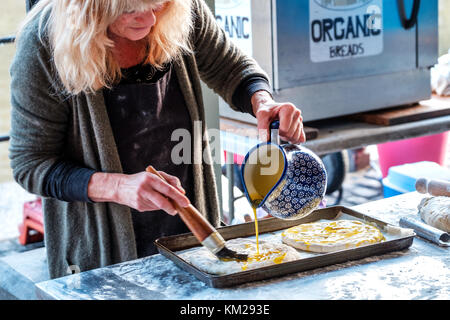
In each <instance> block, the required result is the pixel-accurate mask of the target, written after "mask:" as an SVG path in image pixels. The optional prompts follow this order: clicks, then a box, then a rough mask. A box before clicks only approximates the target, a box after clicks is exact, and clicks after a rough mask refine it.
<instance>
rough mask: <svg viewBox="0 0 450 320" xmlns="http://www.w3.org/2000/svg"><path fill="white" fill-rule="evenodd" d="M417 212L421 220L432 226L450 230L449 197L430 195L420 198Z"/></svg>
mask: <svg viewBox="0 0 450 320" xmlns="http://www.w3.org/2000/svg"><path fill="white" fill-rule="evenodd" d="M418 209H419V214H420V217H421V218H422V220H423V221H425V222H426V223H427V224H429V225H430V226H432V227H435V228H438V229H440V230H442V231H445V232H450V197H431V198H425V199H422V201H421V202H420V204H419V206H418Z"/></svg>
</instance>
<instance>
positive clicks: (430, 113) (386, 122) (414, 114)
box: [350, 95, 450, 126]
mask: <svg viewBox="0 0 450 320" xmlns="http://www.w3.org/2000/svg"><path fill="white" fill-rule="evenodd" d="M447 115H450V98H447V97H439V96H436V95H433V96H432V98H431V99H429V100H425V101H421V102H420V103H416V104H414V105H410V106H401V107H395V108H390V109H387V110H381V111H380V110H377V111H370V112H364V113H358V114H355V115H353V116H350V117H351V118H352V119H354V120H359V121H363V122H367V123H373V124H378V125H382V126H390V125H394V124H401V123H408V122H412V121H418V120H425V119H431V118H436V117H441V116H447Z"/></svg>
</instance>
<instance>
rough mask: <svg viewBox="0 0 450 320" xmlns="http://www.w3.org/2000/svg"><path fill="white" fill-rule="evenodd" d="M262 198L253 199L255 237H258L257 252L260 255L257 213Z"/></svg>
mask: <svg viewBox="0 0 450 320" xmlns="http://www.w3.org/2000/svg"><path fill="white" fill-rule="evenodd" d="M261 201H262V199H255V200H253V201H252V209H253V215H254V216H255V237H256V254H257V255H258V256H259V231H258V216H257V215H256V208H257V207H258V204H260V203H261Z"/></svg>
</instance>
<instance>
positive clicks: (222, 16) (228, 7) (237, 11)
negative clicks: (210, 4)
mask: <svg viewBox="0 0 450 320" xmlns="http://www.w3.org/2000/svg"><path fill="white" fill-rule="evenodd" d="M215 7H216V21H217V23H218V24H219V25H220V27H221V28H222V29H223V30H224V31H225V32H226V34H227V35H228V36H229V37H230V38H231V40H232V41H233V42H234V44H236V45H237V46H238V47H239V48H240V49H241V50H243V51H244V52H245V53H246V54H248V55H250V56H251V55H252V54H253V50H252V18H251V0H216V2H215Z"/></svg>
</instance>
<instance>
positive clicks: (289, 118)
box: [256, 102, 306, 143]
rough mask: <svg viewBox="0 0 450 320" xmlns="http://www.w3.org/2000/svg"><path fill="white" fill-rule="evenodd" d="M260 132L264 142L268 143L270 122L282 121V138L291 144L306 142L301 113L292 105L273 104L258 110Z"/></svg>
mask: <svg viewBox="0 0 450 320" xmlns="http://www.w3.org/2000/svg"><path fill="white" fill-rule="evenodd" d="M256 118H257V120H258V131H259V136H260V139H261V140H262V141H268V137H269V134H270V133H269V126H270V122H271V121H273V120H275V119H277V118H278V119H279V120H280V136H281V137H282V138H283V140H286V141H289V142H291V143H301V142H305V141H306V138H305V133H304V130H303V117H302V113H301V111H300V110H299V109H298V108H297V107H296V106H295V105H293V104H292V103H275V102H274V103H271V104H267V105H266V106H264V107H261V108H259V109H258V112H257V114H256Z"/></svg>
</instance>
